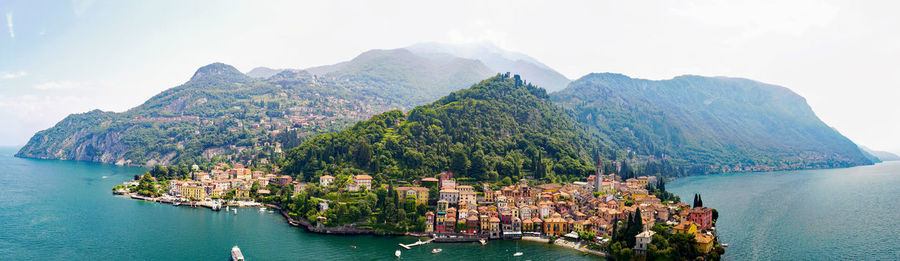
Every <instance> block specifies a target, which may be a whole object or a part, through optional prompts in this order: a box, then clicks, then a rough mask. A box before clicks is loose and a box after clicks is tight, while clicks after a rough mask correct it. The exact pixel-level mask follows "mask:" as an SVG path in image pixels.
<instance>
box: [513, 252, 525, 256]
mask: <svg viewBox="0 0 900 261" xmlns="http://www.w3.org/2000/svg"><path fill="white" fill-rule="evenodd" d="M521 255H523V254H522V252H516V253H515V254H513V256H521Z"/></svg>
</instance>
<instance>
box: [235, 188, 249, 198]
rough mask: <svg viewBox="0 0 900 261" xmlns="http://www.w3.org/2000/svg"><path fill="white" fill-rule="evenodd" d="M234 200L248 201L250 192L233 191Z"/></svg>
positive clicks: (245, 190) (246, 190)
mask: <svg viewBox="0 0 900 261" xmlns="http://www.w3.org/2000/svg"><path fill="white" fill-rule="evenodd" d="M234 198H236V199H248V198H250V190H249V189H238V190H236V191H234Z"/></svg>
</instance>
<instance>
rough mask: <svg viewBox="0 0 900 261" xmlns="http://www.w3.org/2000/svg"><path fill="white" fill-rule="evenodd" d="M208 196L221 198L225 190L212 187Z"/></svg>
mask: <svg viewBox="0 0 900 261" xmlns="http://www.w3.org/2000/svg"><path fill="white" fill-rule="evenodd" d="M209 196H210V197H214V198H222V197H224V196H225V190H224V189H220V188H216V189H213V190H212V191H211V192H210V193H209Z"/></svg>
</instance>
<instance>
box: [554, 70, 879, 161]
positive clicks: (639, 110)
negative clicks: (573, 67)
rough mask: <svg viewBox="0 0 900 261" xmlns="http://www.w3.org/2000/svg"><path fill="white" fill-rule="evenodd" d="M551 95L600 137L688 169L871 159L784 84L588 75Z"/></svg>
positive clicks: (744, 80) (578, 120)
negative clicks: (679, 164) (683, 165)
mask: <svg viewBox="0 0 900 261" xmlns="http://www.w3.org/2000/svg"><path fill="white" fill-rule="evenodd" d="M552 99H553V101H554V102H556V103H558V104H560V105H561V106H563V107H564V108H566V110H567V112H568V113H569V114H570V115H571V116H572V117H573V118H574V119H575V120H576V121H577V122H578V123H580V124H582V125H583V126H585V127H586V128H588V129H589V132H590V133H592V134H594V135H596V136H597V137H598V138H599V139H601V140H603V141H605V142H607V143H609V144H613V145H614V146H617V147H618V148H620V149H624V150H627V151H631V152H633V153H634V154H636V155H647V156H648V160H649V161H653V160H660V159H671V160H672V161H674V162H680V163H682V164H685V165H693V167H692V168H690V169H689V170H687V172H690V173H709V172H729V171H760V170H781V169H799V168H828V167H848V166H856V165H863V164H871V163H872V162H871V161H870V160H869V159H867V158H866V157H865V156H864V155H863V153H861V152H860V150H859V148H857V146H856V145H855V144H854V143H853V142H852V141H850V140H849V139H847V138H846V137H844V136H843V135H841V134H840V133H838V132H837V131H835V130H833V129H832V128H830V127H829V126H827V125H826V124H825V123H823V122H822V121H821V120H819V118H818V117H817V116H816V115H815V113H813V111H812V109H811V108H810V107H809V105H807V103H806V100H805V99H804V98H803V97H801V96H799V95H797V94H795V93H794V92H792V91H790V90H789V89H787V88H784V87H780V86H775V85H770V84H765V83H760V82H756V81H752V80H747V79H739V78H725V77H701V76H690V75H688V76H679V77H676V78H674V79H671V80H663V81H651V80H643V79H633V78H630V77H628V76H624V75H620V74H611V73H600V74H590V75H587V76H584V77H582V78H581V79H578V80H576V81H574V82H572V83H571V84H569V87H567V88H566V89H564V90H562V91H559V92H556V93H553V94H552Z"/></svg>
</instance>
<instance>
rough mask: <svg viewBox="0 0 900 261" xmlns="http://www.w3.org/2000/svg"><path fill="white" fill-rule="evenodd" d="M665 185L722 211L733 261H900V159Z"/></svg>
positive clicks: (722, 226) (722, 237)
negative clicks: (879, 162)
mask: <svg viewBox="0 0 900 261" xmlns="http://www.w3.org/2000/svg"><path fill="white" fill-rule="evenodd" d="M666 188H667V189H668V190H669V191H671V192H674V193H676V194H677V195H678V196H680V197H681V198H682V201H685V200H686V201H687V203H690V201H691V200H692V199H693V193H701V194H702V196H703V204H704V206H707V207H712V208H716V209H718V211H719V221H718V222H717V228H718V229H719V238H720V241H721V242H724V243H729V247H728V248H726V254H725V257H726V258H727V259H729V260H900V162H886V163H881V164H877V165H874V166H861V167H854V168H846V169H829V170H802V171H786V172H767V173H737V174H719V175H709V176H695V177H689V178H683V179H678V180H676V181H673V182H671V183H668V184H666Z"/></svg>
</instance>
